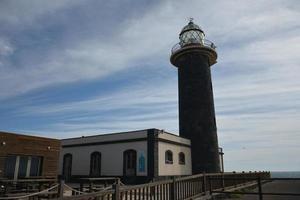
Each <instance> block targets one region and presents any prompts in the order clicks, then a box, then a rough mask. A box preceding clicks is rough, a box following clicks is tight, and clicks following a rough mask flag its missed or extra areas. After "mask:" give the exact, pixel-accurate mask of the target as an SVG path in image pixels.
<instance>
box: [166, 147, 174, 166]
mask: <svg viewBox="0 0 300 200" xmlns="http://www.w3.org/2000/svg"><path fill="white" fill-rule="evenodd" d="M165 161H166V164H173V153H172V151H170V150H168V151H166V153H165Z"/></svg>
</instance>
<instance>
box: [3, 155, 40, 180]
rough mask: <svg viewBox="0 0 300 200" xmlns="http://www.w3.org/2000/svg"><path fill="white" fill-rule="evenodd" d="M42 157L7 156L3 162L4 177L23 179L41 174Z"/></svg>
mask: <svg viewBox="0 0 300 200" xmlns="http://www.w3.org/2000/svg"><path fill="white" fill-rule="evenodd" d="M42 159H43V158H42V157H40V156H25V155H22V156H19V155H9V156H7V157H6V160H5V168H4V176H5V177H7V178H14V179H17V178H25V177H31V176H40V175H41V174H42Z"/></svg>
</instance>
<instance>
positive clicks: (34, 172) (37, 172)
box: [30, 156, 42, 176]
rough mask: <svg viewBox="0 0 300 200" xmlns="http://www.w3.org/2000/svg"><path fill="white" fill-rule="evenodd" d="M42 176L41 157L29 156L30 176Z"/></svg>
mask: <svg viewBox="0 0 300 200" xmlns="http://www.w3.org/2000/svg"><path fill="white" fill-rule="evenodd" d="M41 175H42V157H40V156H31V167H30V176H41Z"/></svg>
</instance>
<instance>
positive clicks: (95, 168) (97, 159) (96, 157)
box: [90, 152, 101, 177]
mask: <svg viewBox="0 0 300 200" xmlns="http://www.w3.org/2000/svg"><path fill="white" fill-rule="evenodd" d="M100 175H101V153H99V152H93V153H92V154H91V160H90V176H93V177H97V176H100Z"/></svg>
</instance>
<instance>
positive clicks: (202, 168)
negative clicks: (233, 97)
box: [171, 47, 220, 174]
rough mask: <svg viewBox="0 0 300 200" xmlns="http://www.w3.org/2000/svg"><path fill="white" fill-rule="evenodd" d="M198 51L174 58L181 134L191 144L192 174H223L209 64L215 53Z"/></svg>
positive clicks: (190, 51)
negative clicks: (212, 54)
mask: <svg viewBox="0 0 300 200" xmlns="http://www.w3.org/2000/svg"><path fill="white" fill-rule="evenodd" d="M198 48H199V51H198V50H197V49H198ZM198 48H193V49H190V48H189V49H184V48H183V49H182V50H181V51H180V52H179V53H175V55H172V57H171V62H172V63H173V64H174V65H176V66H177V67H178V81H179V83H178V88H179V134H180V136H181V137H185V138H188V139H190V140H191V150H192V171H193V174H198V173H202V172H219V171H220V162H219V153H218V138H217V128H216V120H215V109H214V99H213V89H212V82H211V73H210V60H209V58H210V57H209V56H210V54H211V53H210V51H213V50H206V49H205V48H202V47H198ZM213 53H214V54H215V52H213Z"/></svg>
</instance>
